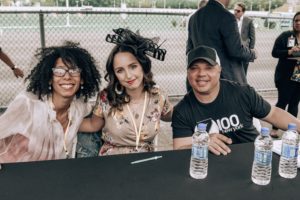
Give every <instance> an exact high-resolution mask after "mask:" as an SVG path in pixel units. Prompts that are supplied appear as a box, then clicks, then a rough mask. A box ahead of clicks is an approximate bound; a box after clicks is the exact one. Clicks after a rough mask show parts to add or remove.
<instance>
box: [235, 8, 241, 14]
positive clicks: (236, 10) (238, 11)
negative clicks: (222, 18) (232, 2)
mask: <svg viewBox="0 0 300 200" xmlns="http://www.w3.org/2000/svg"><path fill="white" fill-rule="evenodd" d="M234 12H237V13H240V12H242V11H241V10H238V9H234Z"/></svg>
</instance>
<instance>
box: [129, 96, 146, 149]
mask: <svg viewBox="0 0 300 200" xmlns="http://www.w3.org/2000/svg"><path fill="white" fill-rule="evenodd" d="M146 104H147V92H145V100H144V106H143V113H142V117H141V121H140V126H139V129H137V126H136V123H135V120H134V117H133V115H132V112H131V109H130V108H129V105H128V104H127V105H126V106H127V109H128V111H129V114H130V118H131V120H132V123H133V126H134V131H135V135H136V139H135V149H136V150H138V146H139V143H140V136H141V131H142V125H143V121H144V115H145V111H146Z"/></svg>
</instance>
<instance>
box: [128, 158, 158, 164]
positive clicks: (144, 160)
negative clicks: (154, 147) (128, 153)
mask: <svg viewBox="0 0 300 200" xmlns="http://www.w3.org/2000/svg"><path fill="white" fill-rule="evenodd" d="M159 158H162V156H154V157H151V158H146V159H141V160H136V161H133V162H131V164H137V163H141V162H147V161H150V160H157V159H159Z"/></svg>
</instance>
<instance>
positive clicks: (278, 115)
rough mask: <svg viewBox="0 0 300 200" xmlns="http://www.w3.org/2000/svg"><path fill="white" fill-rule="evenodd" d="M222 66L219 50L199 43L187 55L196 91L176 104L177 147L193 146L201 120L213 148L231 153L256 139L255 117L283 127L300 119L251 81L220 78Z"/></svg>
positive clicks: (174, 118)
mask: <svg viewBox="0 0 300 200" xmlns="http://www.w3.org/2000/svg"><path fill="white" fill-rule="evenodd" d="M220 74H221V66H220V60H219V57H218V55H217V52H216V50H215V49H213V48H210V47H207V46H199V47H197V48H195V49H193V50H192V51H190V52H189V53H188V55H187V77H188V81H189V83H190V85H191V87H192V90H191V91H190V92H189V93H187V94H186V95H185V96H184V98H183V99H182V100H181V101H180V102H179V103H178V104H177V105H176V106H175V108H174V111H173V117H172V128H173V147H174V149H179V148H190V147H191V143H192V140H191V136H192V134H193V133H194V130H195V127H196V125H197V124H198V123H200V122H201V123H206V124H207V129H208V130H207V131H208V132H209V133H211V134H210V144H209V150H210V151H211V152H213V153H214V154H216V155H220V154H223V155H226V154H228V153H230V148H229V147H228V145H229V144H236V143H245V142H253V141H254V140H255V138H256V136H257V135H258V131H257V129H256V128H255V127H254V126H253V123H252V120H253V117H256V118H259V119H262V120H264V121H266V122H269V123H271V124H276V126H277V127H278V126H279V127H280V128H281V129H283V130H285V129H287V125H288V123H291V122H292V123H296V124H297V126H298V131H300V120H298V119H296V118H295V117H293V116H292V115H290V114H289V113H287V112H285V111H284V110H282V109H279V108H276V107H274V106H271V105H270V104H269V103H268V102H267V101H265V100H264V99H263V98H262V97H261V96H260V95H258V94H257V93H256V92H255V90H254V89H253V88H252V87H250V86H249V85H247V84H243V85H242V84H240V83H237V82H232V81H228V80H222V79H221V80H220Z"/></svg>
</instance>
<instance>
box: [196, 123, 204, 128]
mask: <svg viewBox="0 0 300 200" xmlns="http://www.w3.org/2000/svg"><path fill="white" fill-rule="evenodd" d="M197 129H198V130H206V124H204V123H200V124H198V125H197Z"/></svg>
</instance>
